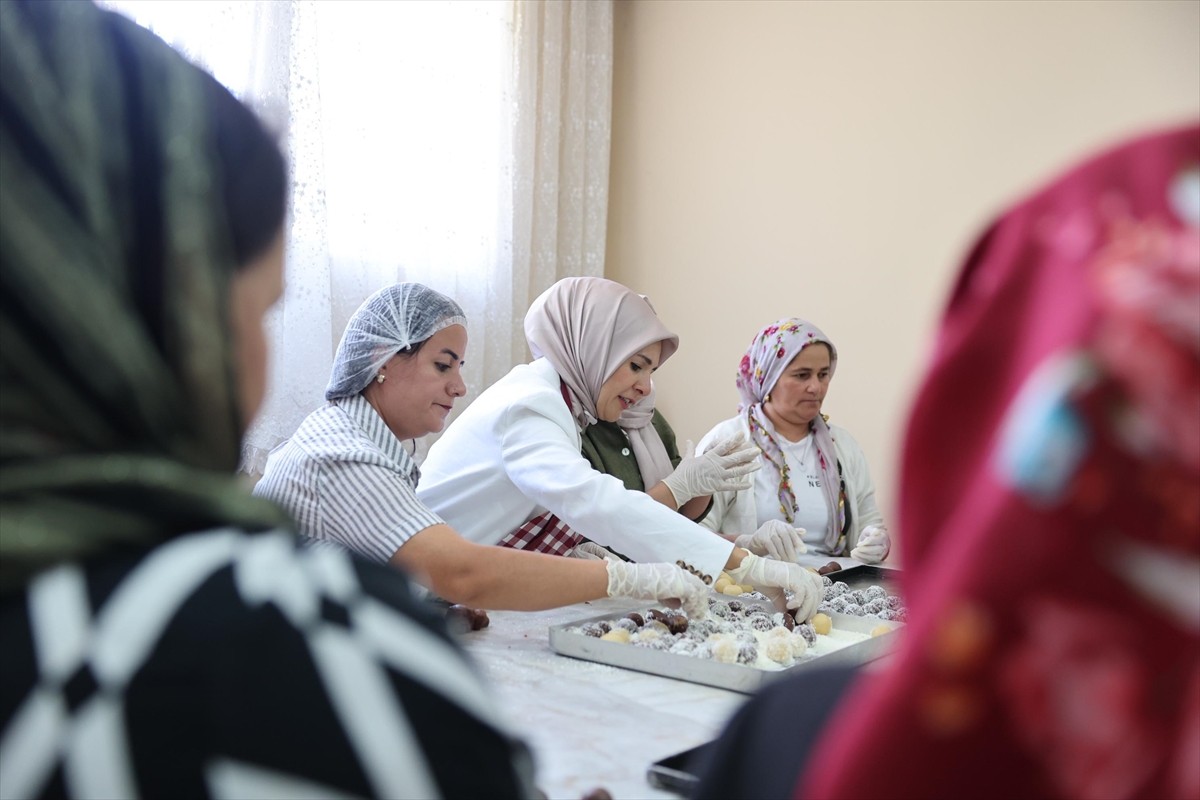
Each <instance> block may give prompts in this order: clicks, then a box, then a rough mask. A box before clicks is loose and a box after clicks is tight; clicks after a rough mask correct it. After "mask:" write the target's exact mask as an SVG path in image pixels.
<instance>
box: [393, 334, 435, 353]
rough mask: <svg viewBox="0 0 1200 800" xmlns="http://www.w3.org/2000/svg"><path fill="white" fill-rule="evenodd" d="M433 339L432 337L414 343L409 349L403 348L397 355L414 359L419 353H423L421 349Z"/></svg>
mask: <svg viewBox="0 0 1200 800" xmlns="http://www.w3.org/2000/svg"><path fill="white" fill-rule="evenodd" d="M432 338H433V337H432V336H430V337H428V338H425V339H422V340H421V341H419V342H413V343H412V344H410V345H409V346H408V347H402V348H400V349H399V350H397V351H396V355H398V356H404V357H405V358H412V357H413V356H415V355H416V354H417V353H419V352H421V348H422V347H424V346H425V343H426V342H428V341H429V340H430V339H432Z"/></svg>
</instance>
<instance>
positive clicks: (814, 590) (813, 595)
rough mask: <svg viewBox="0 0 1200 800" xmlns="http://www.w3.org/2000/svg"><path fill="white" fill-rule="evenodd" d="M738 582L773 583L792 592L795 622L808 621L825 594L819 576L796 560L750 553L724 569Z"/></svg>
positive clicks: (753, 583)
mask: <svg viewBox="0 0 1200 800" xmlns="http://www.w3.org/2000/svg"><path fill="white" fill-rule="evenodd" d="M725 571H726V572H727V573H729V577H730V578H731V579H733V580H734V581H736V582H738V583H743V584H744V583H749V584H752V585H754V586H758V587H762V586H775V587H778V588H780V589H783V590H785V591H788V592H791V593H792V599H791V600H789V601H788V608H792V609H795V612H794V613H795V616H796V621H797V622H807V621H808V620H810V619H812V615H813V614H815V613H817V606H819V605H820V604H821V598H822V597H823V596H824V594H825V587H824V586H823V585H822V583H821V576H820V575H818V574H817V573H815V572H810V571H809V570H807V569H805V568H804V567H802V566H800V565H799V564H791V563H788V562H786V561H776V560H775V559H772V558H760V557H759V556H756V555H754V554H753V553H751V554H749V555H747V556H746V557H745V558H743V559H742V565H741V566H740V567H738V568H737V569H732V570H725Z"/></svg>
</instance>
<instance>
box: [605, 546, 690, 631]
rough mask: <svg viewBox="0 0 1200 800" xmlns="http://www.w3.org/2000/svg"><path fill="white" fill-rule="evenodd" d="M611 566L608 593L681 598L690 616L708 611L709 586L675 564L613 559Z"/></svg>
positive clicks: (618, 595) (609, 564)
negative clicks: (639, 562) (636, 562)
mask: <svg viewBox="0 0 1200 800" xmlns="http://www.w3.org/2000/svg"><path fill="white" fill-rule="evenodd" d="M606 564H607V566H608V596H609V597H633V598H636V599H638V600H678V601H680V603H681V604H682V605H683V610H684V613H686V614H687V615H688V618H689V619H703V618H704V617H706V616H707V615H708V595H709V590H708V586H707V585H706V584H705V583H704V581H702V580H700V579H699V578H697V577H696V576H695V575H693V574H691V573H690V572H687V571H686V570H682V569H680V568H679V567H677V566H675V565H674V564H635V563H633V562H632V561H620V560H613V561H608V562H606Z"/></svg>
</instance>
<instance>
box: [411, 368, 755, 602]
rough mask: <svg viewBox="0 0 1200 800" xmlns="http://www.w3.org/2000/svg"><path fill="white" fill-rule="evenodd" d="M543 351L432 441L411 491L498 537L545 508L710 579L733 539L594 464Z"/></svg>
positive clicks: (470, 528)
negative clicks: (587, 456) (582, 449)
mask: <svg viewBox="0 0 1200 800" xmlns="http://www.w3.org/2000/svg"><path fill="white" fill-rule="evenodd" d="M581 445H582V438H581V436H580V431H579V427H578V424H577V423H576V422H575V419H574V417H573V416H572V415H571V412H570V410H569V409H568V408H567V404H566V403H565V402H564V400H563V397H562V392H561V389H560V388H559V376H558V373H557V372H555V370H554V367H553V366H551V364H550V362H548V361H546V359H544V358H540V359H537V360H536V361H534V362H533V363H530V364H521V365H518V366H516V367H514V368H513V369H512V370H511V371H510V372H509V373H508V374H507V375H505V376H504V377H503V378H501V379H500V380H499V381H497V382H496V383H494V384H493V385H492V386H490V387H488V388H487V389H486V390H485V391H484V392H483V394H481V395H480V396H479V398H478V399H476V400H475V401H474V402H473V403H471V404H470V405H469V406H467V408H466V410H464V411H463V413H462V415H461V416H459V418H458V419H456V420H455V421H454V422H453V423H451V424H450V426H449V427H448V428H447V429H446V432H445V433H444V434H442V436H441V438H439V439H438V441H437V442H435V443H434V445H433V447H432V448H430V450H429V455H428V456H427V457H426V459H425V461H424V463H423V464H422V465H421V481H420V484H419V485H418V487H417V496H418V497H419V498H420V499H421V501H422V502H423V503H425V504H426V505H427V506H429V508H430V509H432V510H433V511H434V513H436V514H438V515H440V516H441V517H442V518H443V519H445V520H446V523H447V524H448V525H450V527H452V528H454V529H455V530H456V531H458V532H459V533H460V534H462V535H463V536H465V537H466V538H468V539H470V540H472V541H475V542H480V543H481V544H496V543H497V542H499V541H500V540H501V539H502V538H504V536H505V535H507V534H509V533H511V532H512V531H514V530H516V529H517V528H518V527H519V526H521V525H523V524H524V523H525V522H527V521H528V520H530V519H532V518H533V517H536V516H538V515H539V514H542V513H543V512H545V511H547V510H549V511H550V512H552V513H554V514H555V515H556V516H558V518H559V519H561V520H562V521H563V522H565V523H566V524H568V525H570V526H571V528H573V529H574V530H575V531H577V532H579V533H581V534H583V535H584V536H586V537H587V538H589V539H591V540H592V541H595V542H598V543H599V544H602V545H607V546H610V547H612V548H613V549H614V550H616V551H617V552H620V553H623V554H625V555H626V556H628V557H629V558H631V559H633V560H634V561H641V562H654V561H658V562H668V563H672V564H675V563H678V562H681V561H682V562H684V564H683V565H684V566H685V567H691V568H693V569H694V570H696V571H698V572H699V573H700V574H701V575H708V576H711V577H712V578H713V579H714V580H715V579H716V578H717V576H719V575H720V574H721V570H722V569H724V567H725V563H726V561H728V559H729V555H730V553H731V552H732V550H733V544H732V543H731V542H729V541H727V540H725V539H723V538H721V537H720V536H717V535H715V534H714V533H712V532H711V531H709V530H706V529H704V528H702V527H700V526H699V525H697V524H696V523H694V522H692V521H690V520H688V519H687V518H685V517H684V516H683V515H681V514H679V513H678V512H676V511H672V510H671V509H669V508H667V507H666V506H664V505H662V504H661V503H659V502H657V501H656V500H654V499H653V498H652V497H650V496H649V495H648V494H645V493H644V492H635V491H630V490H628V489H626V488H625V486H624V484H623V483H622V482H621V481H620V480H619V479H618V478H614V477H613V476H611V475H606V474H604V473H602V472H598V471H596V470H595V469H593V468H592V465H591V464H589V463H588V461H587V459H585V458H584V457H583V456H582V455H581V454H580V447H581Z"/></svg>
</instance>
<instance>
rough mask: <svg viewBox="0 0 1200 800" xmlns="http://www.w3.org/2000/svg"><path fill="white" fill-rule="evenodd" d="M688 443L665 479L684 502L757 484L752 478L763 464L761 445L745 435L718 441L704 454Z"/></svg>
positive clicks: (681, 501)
mask: <svg viewBox="0 0 1200 800" xmlns="http://www.w3.org/2000/svg"><path fill="white" fill-rule="evenodd" d="M695 452H696V447H695V445H693V444H692V443H691V442H688V444H687V449H686V450H685V452H684V456H683V460H682V461H680V462H679V466H678V467H676V468H675V471H674V472H672V473H671V474H670V475H668V476H667V477H665V478H663V480H662V482H663V483H665V484H666V485H667V488H668V489H670V490H671V494H673V495H675V503H676V504H677V505H683V504H684V503H686V502H687V501H688V500H691V499H692V498H693V497H700V496H702V495H706V494H712V493H713V492H739V491H741V490H743V489H749V488H750V487H751V486H753V485H754V482H753V479H752V478H751V477H750V476H751V475H753V474H754V473H755V472H758V470H759V469H760V468H761V467H762V464H761V463H760V462H759V460H758V457H759V455H760V451H759V449H758V446H757V445H755V444H753V443H751V442H748V441H746V437H745V436H743V435H742V434H738V435H737V436H733V437H730V438H728V439H724V440H722V441H719V442H715V443H714V444H713V446H712V447H710V448H709V449H708V450H706V451H704V453H702V454H701V455H696V454H695Z"/></svg>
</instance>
